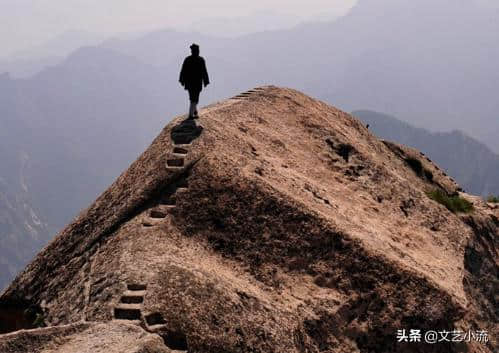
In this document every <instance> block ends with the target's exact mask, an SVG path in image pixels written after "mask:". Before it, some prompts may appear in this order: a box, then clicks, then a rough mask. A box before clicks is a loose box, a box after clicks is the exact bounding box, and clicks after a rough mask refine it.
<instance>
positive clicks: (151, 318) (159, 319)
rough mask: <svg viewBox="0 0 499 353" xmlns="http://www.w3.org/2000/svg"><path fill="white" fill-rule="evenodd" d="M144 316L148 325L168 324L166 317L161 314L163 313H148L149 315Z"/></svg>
mask: <svg viewBox="0 0 499 353" xmlns="http://www.w3.org/2000/svg"><path fill="white" fill-rule="evenodd" d="M144 318H145V319H146V323H147V325H148V326H154V325H164V324H166V321H165V319H163V316H162V315H161V313H152V314H148V315H145V317H144Z"/></svg>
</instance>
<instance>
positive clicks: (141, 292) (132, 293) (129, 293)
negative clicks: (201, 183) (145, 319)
mask: <svg viewBox="0 0 499 353" xmlns="http://www.w3.org/2000/svg"><path fill="white" fill-rule="evenodd" d="M146 293H147V291H146V290H126V291H125V292H124V293H123V296H141V297H145V295H146Z"/></svg>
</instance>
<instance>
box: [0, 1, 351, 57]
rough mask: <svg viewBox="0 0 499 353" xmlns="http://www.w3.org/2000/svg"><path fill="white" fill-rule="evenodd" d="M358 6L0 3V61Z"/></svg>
mask: <svg viewBox="0 0 499 353" xmlns="http://www.w3.org/2000/svg"><path fill="white" fill-rule="evenodd" d="M356 1H357V0H306V1H303V0H299V1H290V0H253V1H247V0H244V1H237V0H0V9H1V11H0V57H2V56H6V55H8V54H10V53H11V52H13V51H16V50H20V49H25V48H30V47H32V46H34V45H39V44H42V43H43V42H44V41H47V40H49V39H51V38H53V37H55V36H57V35H59V34H61V33H63V32H65V31H68V30H83V31H88V32H93V33H98V34H105V35H110V34H114V33H128V32H131V33H133V32H142V31H148V30H154V29H160V28H172V27H178V26H183V25H187V24H190V23H193V22H196V21H198V20H200V19H204V18H211V17H226V16H237V17H239V16H246V15H250V14H252V13H254V12H256V11H262V10H271V11H274V12H277V13H282V14H285V15H292V16H296V17H299V18H300V19H302V20H308V19H310V18H316V17H323V16H325V15H329V14H331V15H341V14H344V13H346V12H347V11H348V10H349V9H350V8H351V7H352V6H353V5H354V3H355V2H356Z"/></svg>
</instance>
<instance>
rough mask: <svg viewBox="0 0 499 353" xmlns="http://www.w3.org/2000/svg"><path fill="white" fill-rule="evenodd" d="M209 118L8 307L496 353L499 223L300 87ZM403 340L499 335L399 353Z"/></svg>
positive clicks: (201, 332) (268, 338)
mask: <svg viewBox="0 0 499 353" xmlns="http://www.w3.org/2000/svg"><path fill="white" fill-rule="evenodd" d="M200 116H201V118H200V119H199V121H197V122H193V121H183V117H179V118H177V119H175V120H174V121H172V122H171V123H170V124H168V126H167V127H166V128H165V129H164V130H163V131H162V132H161V134H160V135H159V136H158V137H157V138H156V139H155V140H154V141H153V143H152V144H151V146H150V147H149V148H148V149H147V150H146V151H145V152H144V153H143V154H142V155H141V156H140V157H139V158H138V159H137V160H136V161H135V162H134V163H133V164H132V165H131V166H130V168H129V169H128V170H127V171H125V172H124V173H123V174H122V175H121V176H120V177H119V178H118V179H117V180H116V181H115V183H113V185H111V186H110V188H109V189H108V190H107V191H106V192H104V193H103V194H102V195H101V196H100V197H99V198H98V199H97V200H96V201H95V203H94V204H92V205H91V206H90V207H89V208H88V209H86V210H85V211H83V212H82V213H81V214H80V215H79V217H78V218H77V219H75V220H74V222H73V223H71V224H70V225H68V226H67V227H66V228H65V229H64V230H63V231H62V232H61V233H60V234H59V235H58V236H57V237H56V238H55V239H54V241H53V242H52V243H51V244H49V245H48V246H47V247H46V248H45V249H44V250H43V251H42V252H40V254H39V255H38V256H37V257H36V258H35V259H34V261H33V262H32V263H31V264H30V265H29V266H28V267H27V268H26V269H25V271H24V272H23V273H21V274H20V275H19V276H18V277H17V278H16V280H15V281H14V282H13V283H12V284H11V285H10V286H9V287H8V288H7V289H6V290H5V291H4V292H3V293H2V295H1V297H0V304H1V302H2V301H11V302H12V301H16V300H18V301H19V302H30V303H32V305H38V306H39V307H40V308H41V309H42V310H43V312H44V318H45V321H46V323H47V324H49V325H67V324H71V323H74V322H78V321H80V320H84V321H92V322H103V323H106V322H110V321H112V320H115V319H120V321H126V322H129V323H131V324H135V325H137V326H140V327H141V328H142V329H144V330H145V331H148V332H150V333H153V334H155V337H158V338H159V337H161V338H162V342H163V343H164V347H166V348H165V349H172V350H180V351H188V352H200V353H201V352H217V353H219V352H276V353H277V352H283V353H284V352H286V353H289V352H380V353H381V352H382V353H386V352H494V351H496V349H497V343H496V341H495V339H496V337H498V333H499V332H498V319H499V313H498V305H497V293H498V277H499V276H498V251H497V249H498V226H499V222H498V212H499V211H498V210H494V209H492V208H491V207H489V206H488V205H487V204H486V203H484V202H482V201H480V200H479V199H477V198H474V197H473V196H472V195H468V194H465V193H463V192H462V190H461V188H460V187H459V185H457V184H456V183H455V182H454V181H453V180H452V179H451V178H449V177H448V176H447V175H445V173H443V172H441V171H440V169H439V168H438V166H436V165H435V164H434V163H433V162H431V161H429V160H428V159H426V158H425V157H424V156H423V155H421V154H420V153H419V152H418V151H416V150H413V149H409V148H407V147H405V146H401V145H398V144H395V143H391V142H388V141H380V140H378V139H377V138H376V137H375V136H374V135H372V134H371V133H370V132H369V131H368V130H367V129H366V128H365V127H364V126H363V125H362V124H361V123H360V122H359V121H358V120H356V119H355V118H353V117H351V116H350V115H348V114H346V113H344V112H342V111H340V110H338V109H336V108H334V107H331V106H329V105H327V104H325V103H323V102H320V101H318V100H315V99H312V98H310V97H308V96H306V95H304V94H302V93H300V92H297V91H295V90H292V89H285V88H278V87H274V86H268V87H262V88H258V89H254V90H251V91H248V92H246V93H244V94H241V95H240V96H237V97H235V98H232V99H229V100H226V101H223V102H220V103H217V104H214V105H211V106H208V107H206V108H205V109H203V110H201V111H200ZM414 160H416V162H415V161H414ZM435 188H437V189H441V190H442V191H444V192H445V193H447V194H449V195H452V194H460V195H461V196H462V197H465V198H469V199H470V200H471V202H473V204H474V205H475V208H474V210H473V211H472V212H471V213H468V214H454V213H452V212H450V211H449V210H447V209H446V208H445V207H444V206H442V205H441V204H439V203H437V202H435V201H433V200H432V199H430V198H429V197H428V196H427V192H428V191H430V190H433V189H435ZM14 326H15V325H14ZM398 329H406V330H409V329H420V330H422V331H423V332H424V330H443V329H445V330H453V329H456V330H468V329H473V330H475V329H483V330H488V332H489V336H490V337H491V339H490V341H489V342H487V343H477V342H473V341H471V342H461V343H445V342H444V343H438V344H434V345H431V344H424V343H421V344H418V343H398V342H397V339H396V332H397V330H398ZM96 347H98V346H96ZM96 349H97V348H96ZM99 349H100V348H99ZM57 352H59V351H57ZM64 352H66V351H64ZM68 352H69V351H68ZM75 352H76V350H75Z"/></svg>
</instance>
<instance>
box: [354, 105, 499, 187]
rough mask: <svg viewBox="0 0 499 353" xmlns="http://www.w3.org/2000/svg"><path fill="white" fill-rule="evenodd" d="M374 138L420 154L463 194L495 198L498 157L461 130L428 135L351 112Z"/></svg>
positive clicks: (388, 120) (376, 115)
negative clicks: (433, 163) (431, 162)
mask: <svg viewBox="0 0 499 353" xmlns="http://www.w3.org/2000/svg"><path fill="white" fill-rule="evenodd" d="M352 114H353V115H354V116H356V117H358V118H360V119H361V120H362V121H363V122H365V123H366V124H369V129H370V130H371V131H373V132H374V133H375V134H376V135H377V136H379V137H380V138H383V139H388V140H392V141H396V142H400V143H402V144H404V145H407V146H411V147H414V148H416V149H418V150H420V151H422V152H424V153H425V154H426V155H427V156H428V157H429V158H431V159H432V160H433V161H434V162H436V163H437V164H438V165H439V166H440V167H442V168H443V169H445V171H446V172H447V174H449V175H452V176H453V177H454V178H455V179H456V181H457V182H458V183H459V184H461V185H462V186H463V187H464V189H465V190H466V191H467V192H471V193H473V194H476V195H483V196H489V195H492V194H493V195H499V155H497V154H495V153H494V152H492V151H491V150H490V148H488V147H487V146H486V145H484V144H483V143H481V142H479V141H477V140H475V139H473V138H471V137H469V136H467V135H465V134H464V133H462V132H461V131H456V130H455V131H452V132H430V131H428V130H425V129H421V128H415V127H413V126H411V125H409V124H408V123H405V122H402V121H400V120H398V119H396V118H395V117H392V116H390V115H386V114H381V113H377V112H373V111H369V110H357V111H354V112H353V113H352Z"/></svg>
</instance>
